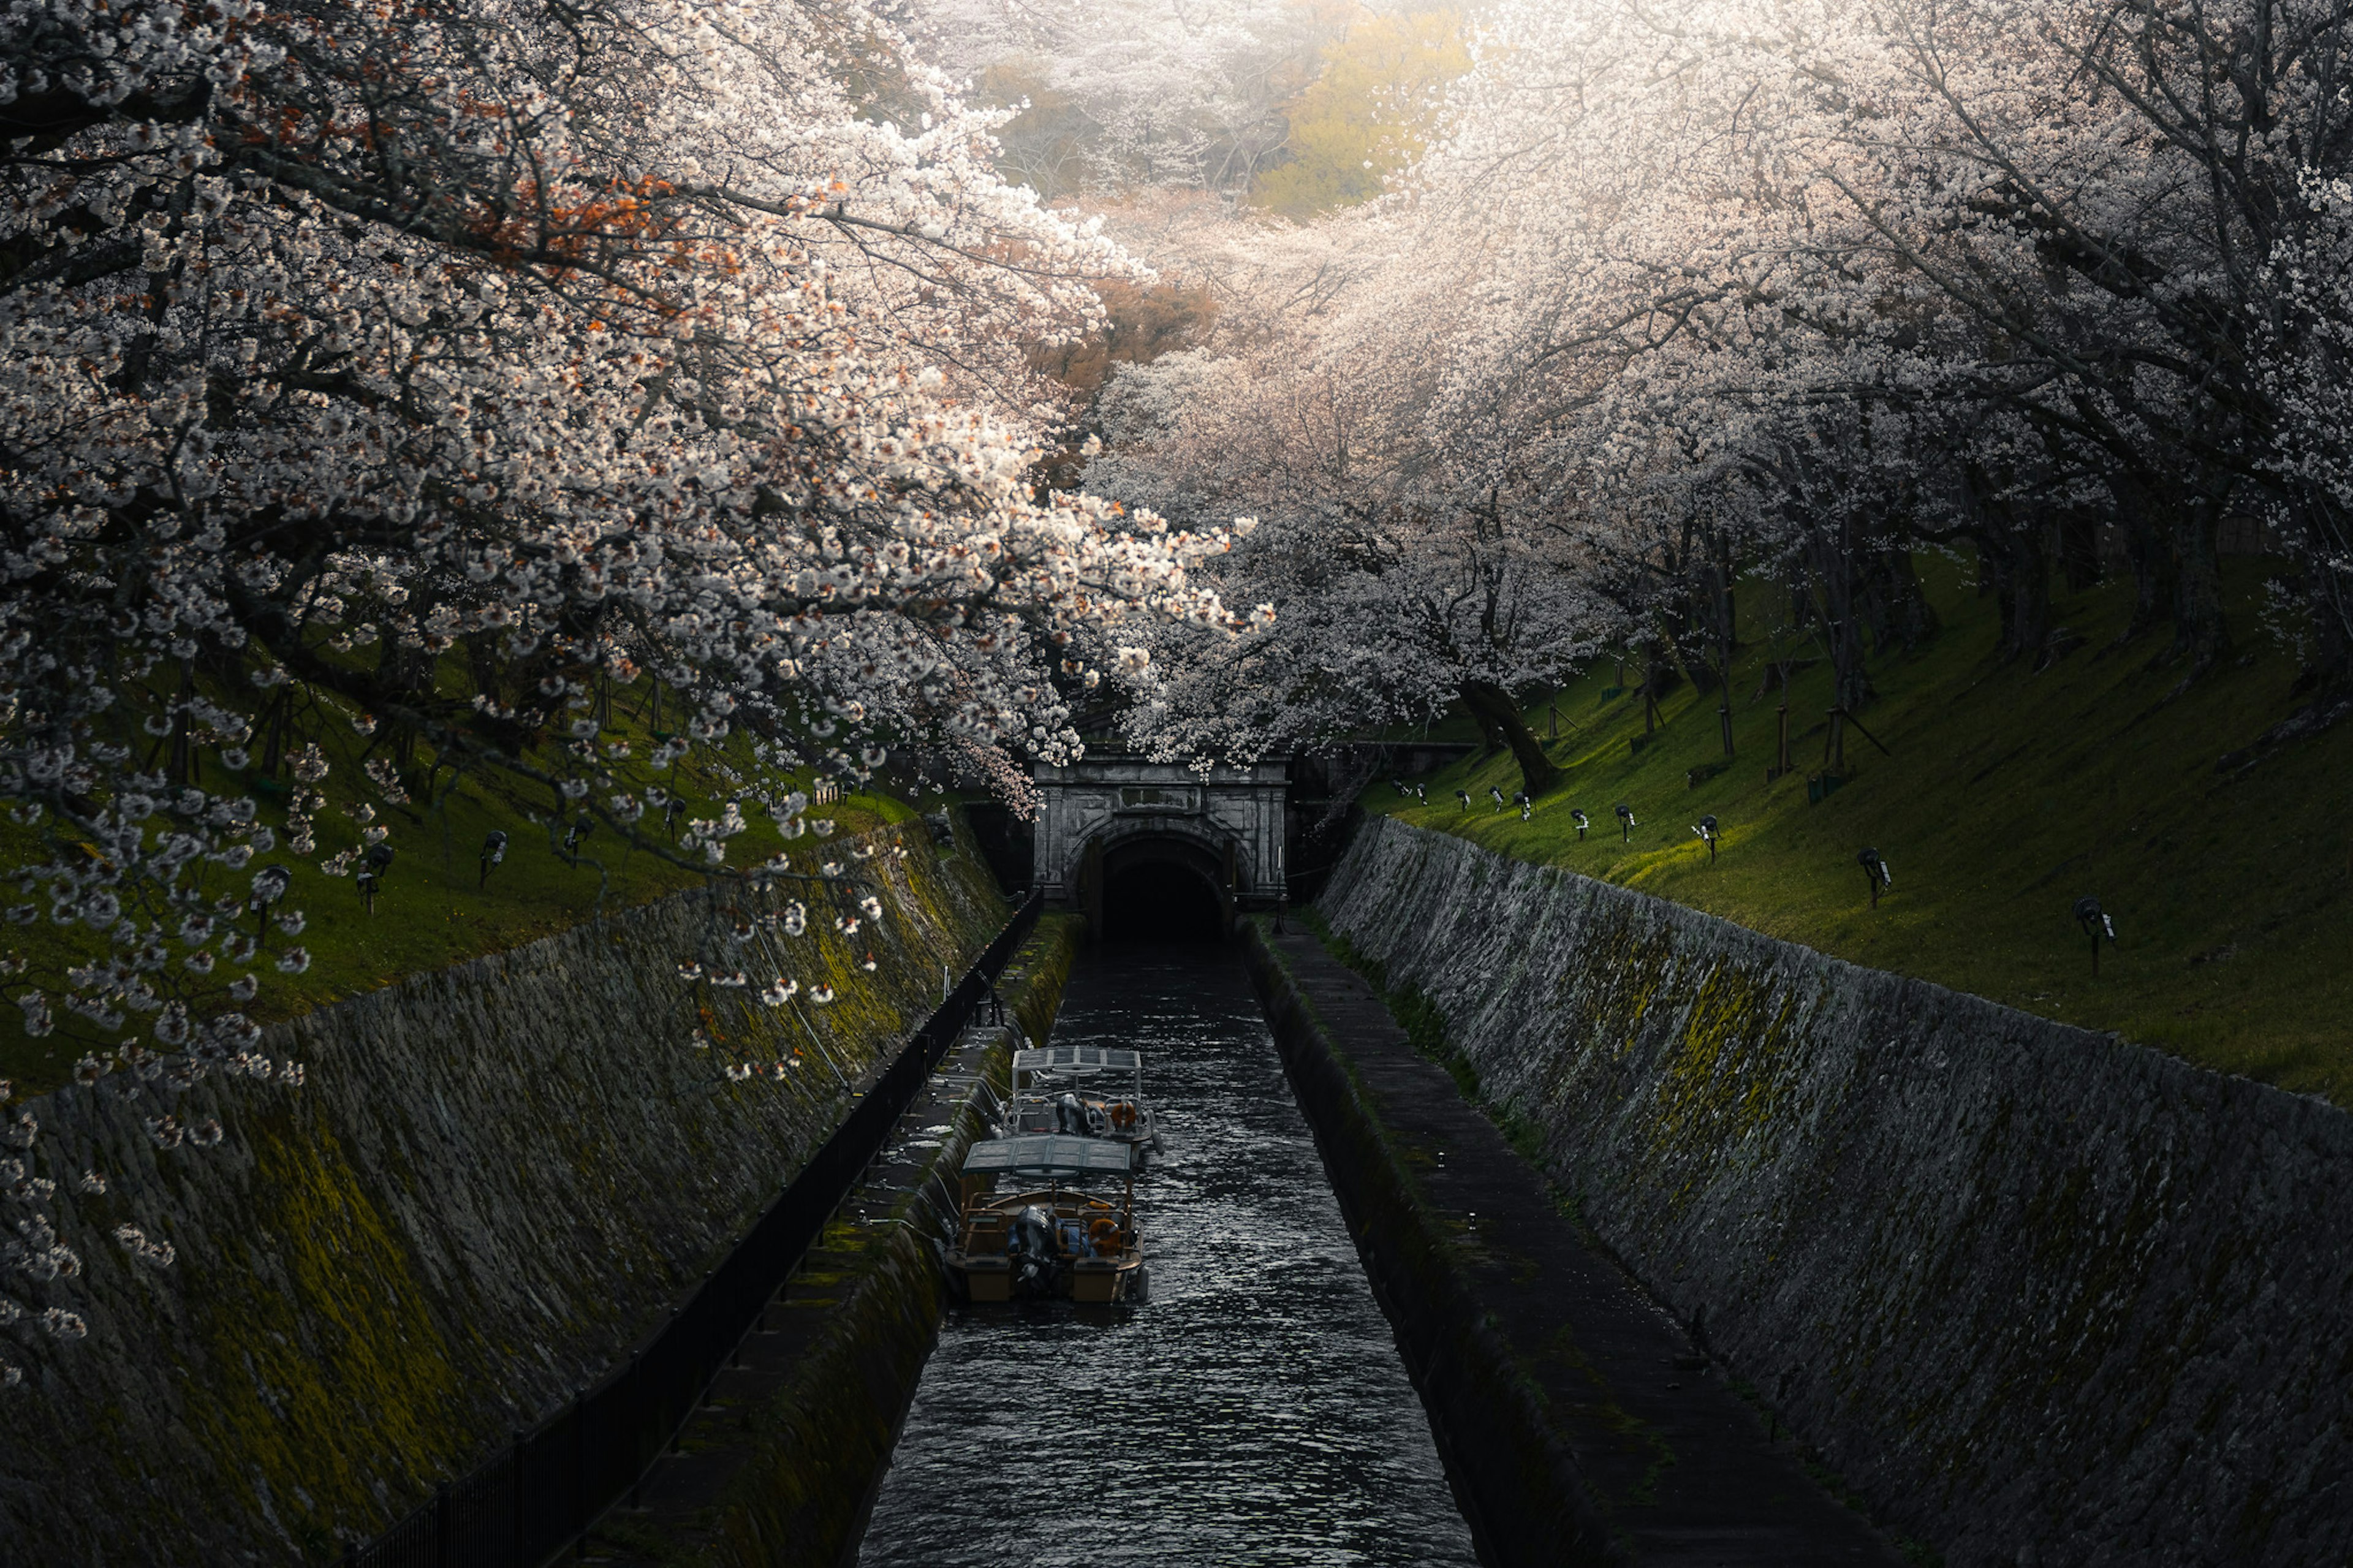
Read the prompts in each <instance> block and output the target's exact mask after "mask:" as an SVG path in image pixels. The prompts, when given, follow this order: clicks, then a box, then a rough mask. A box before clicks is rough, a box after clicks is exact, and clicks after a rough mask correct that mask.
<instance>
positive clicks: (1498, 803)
mask: <svg viewBox="0 0 2353 1568" xmlns="http://www.w3.org/2000/svg"><path fill="white" fill-rule="evenodd" d="M1487 793H1488V794H1489V795H1493V796H1494V797H1495V809H1496V810H1497V811H1501V810H1503V809H1504V786H1503V785H1502V784H1489V785H1488V786H1487Z"/></svg>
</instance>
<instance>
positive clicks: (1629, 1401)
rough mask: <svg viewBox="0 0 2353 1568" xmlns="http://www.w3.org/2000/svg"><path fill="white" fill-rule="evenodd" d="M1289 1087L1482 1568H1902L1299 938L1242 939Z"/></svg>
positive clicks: (1321, 954)
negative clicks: (1488, 1566) (1425, 1415)
mask: <svg viewBox="0 0 2353 1568" xmlns="http://www.w3.org/2000/svg"><path fill="white" fill-rule="evenodd" d="M1245 939H1246V941H1247V942H1248V947H1247V949H1246V951H1247V952H1248V954H1249V957H1250V974H1251V978H1252V980H1253V981H1254V982H1255V984H1257V986H1258V989H1259V994H1260V995H1261V998H1262V999H1263V1000H1264V1001H1265V1003H1266V1009H1267V1017H1268V1019H1269V1021H1270V1023H1271V1025H1272V1026H1273V1029H1274V1037H1275V1040H1276V1042H1277V1044H1278V1045H1279V1046H1280V1047H1281V1048H1282V1061H1283V1070H1284V1072H1285V1073H1286V1075H1287V1076H1288V1077H1289V1078H1290V1080H1291V1085H1292V1088H1293V1091H1294V1092H1296V1093H1297V1095H1298V1096H1299V1102H1300V1106H1301V1108H1302V1110H1304V1111H1305V1112H1306V1115H1307V1119H1308V1121H1309V1122H1310V1124H1312V1125H1313V1126H1314V1129H1315V1144H1316V1148H1317V1150H1318V1151H1319V1152H1321V1153H1322V1155H1323V1157H1324V1169H1325V1170H1326V1171H1328V1172H1329V1173H1331V1177H1332V1185H1333V1190H1334V1191H1335V1193H1336V1194H1338V1196H1339V1199H1340V1205H1341V1208H1342V1210H1343V1212H1344V1213H1345V1214H1346V1215H1347V1216H1348V1227H1349V1229H1350V1230H1351V1231H1352V1232H1354V1233H1355V1235H1356V1246H1357V1250H1358V1253H1359V1254H1360V1255H1361V1256H1362V1257H1363V1258H1364V1262H1365V1270H1366V1275H1367V1277H1369V1278H1370V1279H1371V1280H1372V1281H1373V1285H1374V1289H1375V1291H1376V1293H1377V1295H1378V1296H1379V1298H1380V1301H1381V1309H1382V1310H1383V1311H1384V1312H1385V1313H1387V1314H1388V1320H1389V1322H1390V1325H1391V1326H1392V1327H1393V1328H1394V1329H1395V1330H1396V1332H1397V1338H1398V1350H1399V1352H1401V1353H1402V1354H1403V1356H1404V1358H1405V1362H1406V1365H1407V1367H1408V1368H1409V1370H1410V1371H1411V1373H1413V1379H1414V1385H1415V1387H1416V1388H1417V1389H1418V1390H1419V1393H1420V1394H1421V1399H1422V1404H1423V1405H1424V1407H1425V1408H1426V1409H1427V1410H1428V1411H1429V1413H1430V1428H1431V1431H1432V1433H1433V1435H1434V1436H1436V1437H1437V1439H1438V1444H1439V1448H1440V1452H1441V1453H1442V1454H1443V1455H1444V1456H1445V1458H1446V1468H1447V1474H1448V1477H1449V1479H1451V1482H1452V1483H1453V1487H1454V1492H1455V1496H1456V1498H1457V1499H1458V1500H1460V1501H1461V1504H1462V1510H1463V1515H1464V1517H1465V1518H1466V1519H1467V1520H1468V1521H1470V1523H1471V1527H1472V1533H1473V1534H1474V1536H1475V1537H1476V1538H1477V1540H1478V1543H1479V1556H1480V1561H1481V1562H1482V1563H1492V1564H1494V1565H1495V1568H1620V1565H1623V1568H1826V1565H1831V1564H1847V1565H1852V1568H1899V1563H1900V1562H1901V1559H1900V1558H1899V1557H1898V1556H1897V1554H1896V1552H1895V1551H1894V1549H1893V1548H1892V1547H1891V1546H1890V1545H1889V1543H1888V1542H1885V1541H1883V1540H1882V1539H1881V1538H1880V1537H1879V1536H1878V1535H1876V1534H1875V1533H1874V1532H1873V1530H1872V1529H1871V1527H1870V1526H1869V1525H1868V1524H1867V1523H1866V1522H1865V1521H1863V1520H1862V1519H1861V1518H1859V1517H1858V1516H1857V1515H1855V1514H1854V1513H1852V1512H1851V1511H1849V1510H1846V1509H1844V1508H1841V1507H1840V1506H1839V1504H1838V1502H1837V1501H1835V1500H1833V1499H1831V1497H1830V1496H1828V1495H1826V1494H1825V1493H1824V1491H1823V1490H1822V1489H1821V1488H1820V1487H1819V1486H1817V1485H1816V1484H1815V1483H1814V1482H1813V1481H1812V1480H1811V1479H1809V1478H1808V1477H1807V1475H1806V1474H1805V1471H1804V1469H1803V1468H1802V1467H1801V1464H1800V1460H1799V1456H1798V1455H1797V1454H1795V1453H1793V1452H1791V1451H1790V1448H1789V1446H1788V1444H1787V1443H1784V1442H1781V1441H1778V1440H1777V1437H1776V1435H1775V1434H1774V1433H1773V1432H1772V1431H1771V1430H1770V1429H1768V1427H1767V1424H1766V1422H1765V1420H1764V1419H1763V1417H1762V1416H1761V1415H1759V1414H1758V1413H1757V1411H1755V1410H1754V1409H1752V1408H1750V1407H1749V1406H1748V1405H1746V1404H1745V1403H1744V1402H1743V1401H1742V1400H1741V1399H1740V1398H1739V1397H1738V1395H1737V1394H1736V1392H1735V1391H1734V1390H1732V1389H1731V1388H1729V1387H1727V1386H1726V1385H1725V1381H1724V1379H1723V1377H1722V1375H1721V1373H1720V1372H1718V1371H1717V1369H1715V1367H1713V1366H1712V1365H1711V1363H1710V1362H1709V1360H1708V1358H1707V1357H1705V1356H1704V1355H1702V1354H1699V1353H1697V1352H1696V1351H1695V1350H1694V1346H1693V1344H1692V1342H1691V1341H1690V1339H1689V1338H1688V1337H1687V1336H1686V1335H1685V1334H1684V1333H1683V1331H1682V1330H1681V1329H1679V1328H1678V1327H1677V1326H1676V1325H1675V1324H1674V1323H1673V1322H1672V1321H1670V1320H1668V1319H1667V1318H1666V1316H1665V1315H1664V1314H1662V1312H1660V1311H1659V1310H1658V1309H1657V1308H1656V1307H1655V1306H1654V1305H1653V1304H1652V1303H1651V1301H1650V1300H1647V1299H1646V1298H1645V1297H1644V1296H1643V1294H1642V1292H1641V1290H1640V1289H1637V1288H1636V1287H1635V1286H1634V1285H1633V1283H1632V1282H1630V1280H1628V1279H1627V1278H1626V1277H1625V1275H1624V1274H1623V1273H1621V1272H1620V1270H1619V1269H1618V1268H1617V1267H1616V1266H1615V1265H1614V1264H1612V1263H1611V1262H1610V1261H1609V1259H1608V1258H1604V1257H1602V1256H1600V1255H1599V1254H1597V1253H1596V1252H1595V1251H1593V1250H1592V1249H1591V1248H1590V1247H1588V1246H1587V1245H1586V1244H1585V1243H1584V1241H1583V1240H1582V1239H1581V1238H1580V1237H1578V1235H1577V1229H1576V1227H1575V1226H1573V1225H1572V1224H1571V1223H1570V1222H1569V1220H1568V1219H1567V1218H1566V1217H1565V1216H1563V1215H1561V1214H1560V1213H1558V1212H1557V1210H1556V1208H1555V1206H1554V1205H1553V1202H1552V1200H1551V1196H1550V1194H1548V1193H1547V1192H1546V1186H1545V1184H1544V1182H1543V1180H1542V1179H1541V1178H1540V1177H1538V1176H1537V1175H1536V1173H1535V1172H1534V1171H1532V1170H1531V1169H1529V1167H1528V1165H1527V1163H1526V1162H1525V1161H1524V1160H1523V1159H1522V1158H1521V1157H1520V1155H1519V1154H1518V1153H1517V1152H1514V1150H1513V1148H1512V1147H1511V1145H1510V1144H1509V1143H1508V1142H1505V1140H1504V1136H1503V1134H1502V1133H1501V1132H1500V1131H1498V1130H1497V1129H1496V1128H1495V1126H1494V1125H1493V1123H1492V1122H1490V1121H1487V1120H1486V1119H1485V1118H1484V1117H1482V1115H1481V1114H1480V1113H1479V1111H1478V1110H1477V1109H1476V1108H1475V1107H1474V1106H1472V1104H1470V1103H1469V1102H1467V1101H1466V1100H1463V1098H1462V1097H1461V1094H1460V1093H1459V1092H1458V1091H1457V1089H1456V1086H1455V1084H1454V1083H1453V1081H1452V1080H1451V1079H1450V1078H1449V1076H1448V1074H1447V1071H1446V1069H1445V1068H1443V1067H1441V1066H1440V1065H1439V1064H1438V1063H1437V1062H1434V1061H1432V1060H1430V1059H1429V1058H1427V1057H1426V1056H1424V1055H1422V1054H1420V1053H1419V1052H1418V1051H1417V1050H1416V1048H1415V1045H1414V1043H1413V1042H1412V1040H1411V1039H1410V1038H1409V1036H1408V1034H1407V1032H1406V1030H1404V1029H1403V1028H1401V1027H1399V1026H1398V1024H1397V1022H1396V1021H1395V1020H1394V1019H1393V1017H1392V1016H1391V1015H1390V1013H1389V1011H1388V1007H1387V1006H1386V1005H1384V1004H1383V1002H1382V1000H1381V998H1380V997H1379V996H1378V995H1377V994H1375V993H1374V992H1373V990H1372V989H1371V988H1370V987H1369V986H1368V985H1367V984H1366V983H1365V981H1364V980H1363V978H1361V977H1360V976H1358V975H1357V974H1356V973H1352V972H1350V971H1349V970H1348V969H1346V968H1345V967H1344V966H1343V965H1342V964H1341V963H1340V962H1339V961H1338V960H1337V959H1336V958H1335V957H1333V956H1332V955H1331V954H1329V953H1328V952H1325V951H1324V947H1323V944H1322V943H1320V942H1317V941H1316V940H1315V939H1314V937H1310V936H1303V935H1299V934H1296V933H1294V934H1293V935H1290V936H1281V935H1276V934H1273V933H1272V932H1271V931H1270V930H1269V929H1268V926H1267V923H1266V922H1265V921H1263V920H1261V921H1253V922H1251V923H1250V925H1249V926H1248V927H1246V928H1245Z"/></svg>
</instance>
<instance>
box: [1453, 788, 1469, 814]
mask: <svg viewBox="0 0 2353 1568" xmlns="http://www.w3.org/2000/svg"><path fill="white" fill-rule="evenodd" d="M1454 798H1455V799H1457V800H1459V801H1461V803H1462V809H1463V810H1465V811H1468V810H1470V809H1471V792H1470V791H1469V790H1467V789H1458V790H1456V791H1455V792H1454Z"/></svg>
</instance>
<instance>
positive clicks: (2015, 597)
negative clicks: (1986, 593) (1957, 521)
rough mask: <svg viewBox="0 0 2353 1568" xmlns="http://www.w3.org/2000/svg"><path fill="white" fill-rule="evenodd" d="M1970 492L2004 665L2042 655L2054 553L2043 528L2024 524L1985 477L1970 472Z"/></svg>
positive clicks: (1972, 529)
mask: <svg viewBox="0 0 2353 1568" xmlns="http://www.w3.org/2000/svg"><path fill="white" fill-rule="evenodd" d="M1967 489H1968V497H1969V503H1968V515H1969V535H1970V538H1971V540H1972V541H1973V542H1975V543H1976V545H1977V547H1978V562H1979V563H1980V565H1979V571H1980V572H1981V574H1983V575H1985V576H1986V577H1989V578H1990V579H1991V580H1992V583H1993V591H1994V599H1995V603H1996V605H1998V606H1999V607H2000V610H2001V646H2000V648H1999V650H1998V652H1999V655H2000V658H2002V659H2003V660H2004V661H2008V660H2010V659H2013V658H2019V657H2020V656H2021V655H2039V654H2041V653H2042V648H2043V647H2044V645H2045V644H2047V643H2049V642H2050V640H2051V552H2049V551H2048V550H2046V549H2044V548H2043V531H2042V525H2041V524H2040V523H2039V522H2032V521H2024V520H2021V518H2020V517H2019V516H2018V514H2017V511H2016V510H2015V509H2014V508H2013V507H2012V506H2011V504H2010V500H2008V498H2006V497H2004V496H2002V495H2000V494H1999V493H1998V491H1997V489H1996V487H1995V486H1994V485H1993V483H1992V482H1991V481H1990V480H1989V479H1988V478H1987V477H1986V476H1985V475H1983V474H1980V473H1978V472H1976V471H1974V470H1972V471H1971V472H1970V473H1969V475H1968V485H1967Z"/></svg>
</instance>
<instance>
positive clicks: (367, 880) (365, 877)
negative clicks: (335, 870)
mask: <svg viewBox="0 0 2353 1568" xmlns="http://www.w3.org/2000/svg"><path fill="white" fill-rule="evenodd" d="M391 868H392V846H391V845H389V844H373V845H370V846H369V847H368V852H367V853H366V854H365V855H364V856H362V857H361V858H360V868H359V874H358V876H357V877H356V878H355V879H354V882H355V885H356V886H357V887H358V888H359V890H360V901H361V902H362V903H364V904H365V905H366V906H367V912H368V913H370V914H374V913H375V895H376V890H377V889H379V888H381V887H383V886H384V874H385V872H386V871H388V870H390V869H391Z"/></svg>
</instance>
